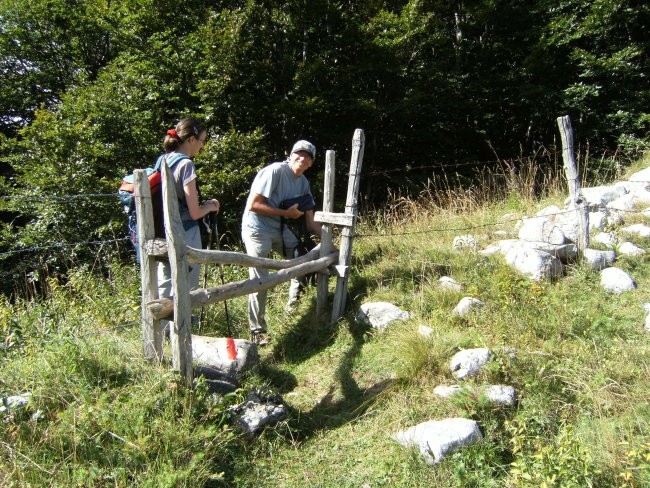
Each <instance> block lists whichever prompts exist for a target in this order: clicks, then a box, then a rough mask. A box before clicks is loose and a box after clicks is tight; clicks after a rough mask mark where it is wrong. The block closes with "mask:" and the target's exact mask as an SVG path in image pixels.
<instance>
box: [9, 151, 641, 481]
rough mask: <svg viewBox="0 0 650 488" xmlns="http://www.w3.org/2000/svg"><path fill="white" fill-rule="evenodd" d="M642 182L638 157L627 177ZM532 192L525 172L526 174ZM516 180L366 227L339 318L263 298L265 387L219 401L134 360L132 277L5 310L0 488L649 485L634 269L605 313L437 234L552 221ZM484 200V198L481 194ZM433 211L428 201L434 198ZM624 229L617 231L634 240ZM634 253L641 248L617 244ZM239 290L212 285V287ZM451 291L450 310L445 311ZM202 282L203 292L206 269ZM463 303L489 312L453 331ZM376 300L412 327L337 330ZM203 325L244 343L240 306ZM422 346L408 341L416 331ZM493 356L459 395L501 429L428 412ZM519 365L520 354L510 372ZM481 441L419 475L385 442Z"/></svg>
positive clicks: (441, 194) (582, 296) (598, 301)
mask: <svg viewBox="0 0 650 488" xmlns="http://www.w3.org/2000/svg"><path fill="white" fill-rule="evenodd" d="M648 165H650V158H646V159H645V160H644V161H641V162H639V163H638V164H637V165H636V166H635V170H638V169H640V168H641V167H645V166H648ZM531 172H532V168H531ZM529 181H532V180H526V174H522V173H520V174H519V176H517V177H512V178H511V179H510V180H509V181H508V184H507V185H504V186H503V187H501V188H500V190H501V192H502V193H501V194H498V195H496V197H495V193H494V188H489V187H487V186H486V187H478V188H473V189H471V190H466V191H459V190H455V189H453V188H450V187H448V186H445V185H442V184H440V183H436V182H432V187H431V189H430V191H429V193H428V194H425V195H423V196H422V198H421V199H418V200H402V199H399V198H394V199H392V200H391V201H390V202H388V203H387V206H386V209H385V210H384V211H382V212H381V213H380V214H376V215H372V216H364V218H363V222H362V226H361V228H360V229H359V237H358V238H357V239H356V240H355V243H354V267H353V271H352V275H351V279H350V294H349V301H348V311H349V312H348V315H347V316H346V317H345V318H344V319H342V320H341V321H339V323H337V324H335V325H334V326H331V327H328V326H323V325H318V318H317V317H315V316H314V311H313V310H314V305H315V293H314V292H313V290H312V292H311V293H310V294H309V295H308V296H307V297H306V298H305V300H303V301H302V302H301V304H300V306H299V308H298V309H297V310H296V311H294V312H293V313H292V314H290V315H287V314H285V312H284V311H283V305H284V300H285V297H286V287H280V288H278V289H276V290H274V291H273V292H272V293H271V294H270V298H269V302H270V310H269V315H270V317H269V318H270V320H269V322H270V324H269V325H270V331H271V334H272V336H273V342H272V345H271V346H270V347H267V348H265V349H263V350H262V360H261V368H260V371H259V372H258V373H257V374H255V375H252V376H250V377H248V378H247V379H246V380H245V383H244V384H243V385H242V388H241V390H238V391H237V392H235V393H234V394H231V395H228V396H226V397H225V398H224V397H220V396H218V395H215V394H212V393H210V391H209V389H208V388H207V385H206V384H205V382H204V381H201V380H198V381H197V382H196V385H195V386H194V388H192V389H186V388H184V387H183V386H182V384H180V383H179V382H178V381H177V378H175V376H174V374H173V373H171V371H170V368H169V365H167V364H165V365H161V366H152V365H150V364H147V363H146V362H145V361H144V360H143V359H142V354H141V344H140V331H139V328H138V325H137V321H138V307H139V305H138V300H139V298H138V280H139V278H138V276H137V273H134V268H133V267H132V266H125V265H115V266H114V272H113V273H112V274H111V275H110V276H108V277H102V278H99V277H95V276H93V274H92V270H89V269H80V270H79V272H78V274H77V275H76V276H73V277H72V279H71V280H70V282H69V283H67V284H66V285H65V286H63V285H56V284H54V283H52V285H51V295H50V296H49V297H48V298H47V299H46V300H41V301H30V302H18V303H8V302H7V303H4V304H3V307H2V310H1V311H0V326H1V327H2V332H3V335H4V338H5V340H4V348H3V353H2V354H3V355H2V360H1V362H0V396H8V395H14V394H19V393H24V392H31V393H32V397H31V402H30V404H29V408H28V409H27V410H24V411H14V412H13V413H10V414H7V413H5V414H1V415H3V417H2V418H1V422H0V430H1V436H0V484H1V485H2V486H152V487H160V486H188V487H189V486H192V487H194V486H240V487H247V486H250V487H253V486H256V487H258V486H267V487H312V486H313V487H373V488H374V487H377V486H391V487H392V486H400V487H420V486H439V487H465V486H476V487H479V486H480V487H485V486H544V483H545V484H546V486H562V487H566V486H580V487H582V486H599V487H600V486H638V487H640V486H650V404H649V398H650V367H649V366H648V365H649V364H650V333H648V332H646V331H645V330H644V318H645V313H644V309H643V304H644V303H645V302H650V266H648V259H649V258H648V257H647V255H646V256H645V257H643V256H642V257H635V258H625V257H624V258H620V259H619V260H618V262H617V266H619V267H621V268H623V269H625V270H626V271H628V272H629V273H630V274H631V275H632V276H633V277H634V279H635V280H636V282H637V284H638V288H637V289H636V290H635V291H633V292H628V293H625V294H622V295H619V296H616V295H611V294H608V293H606V292H605V291H603V290H602V288H601V287H600V285H599V273H597V272H593V271H590V270H588V269H587V268H585V267H582V266H579V265H576V266H572V267H569V268H568V269H567V274H566V277H564V278H563V279H561V280H559V281H557V282H556V283H545V282H542V283H539V282H531V281H528V280H527V279H524V278H522V277H521V276H519V275H518V274H517V273H516V272H515V271H513V270H512V269H511V268H510V267H509V266H507V265H505V263H504V262H503V261H502V259H501V258H499V257H496V256H493V257H484V256H481V255H480V254H477V253H473V252H464V253H459V252H454V251H452V249H451V244H452V241H453V238H454V236H456V235H460V234H473V235H475V236H477V237H478V238H479V240H480V242H481V244H483V245H485V244H487V243H488V242H491V241H492V240H496V239H498V238H499V237H497V235H498V234H497V231H506V232H508V233H513V232H514V228H515V224H516V221H517V219H518V218H520V217H521V216H523V215H531V214H532V213H534V212H535V211H536V210H538V209H540V208H542V207H543V206H546V205H548V204H550V203H556V204H560V205H561V204H562V202H563V199H564V195H563V194H562V192H561V191H557V189H561V183H560V180H558V179H551V180H549V181H547V182H546V183H545V186H546V192H545V193H544V196H543V198H542V200H540V199H536V198H532V194H533V193H534V192H533V191H532V190H531V188H530V186H529V185H528V183H529ZM486 184H487V183H486ZM434 197H435V198H434ZM643 221H644V218H643V217H642V216H641V214H633V213H630V214H629V215H628V216H627V218H626V224H628V223H635V222H643ZM633 240H634V242H635V243H636V244H637V245H639V246H641V247H643V248H645V249H648V250H650V240H649V239H641V238H637V239H633ZM244 274H245V270H238V269H228V270H227V276H226V278H227V279H231V278H238V277H242V276H244ZM443 275H448V276H452V277H454V278H455V279H456V280H457V281H458V282H460V283H461V284H462V285H463V291H461V292H449V291H443V290H441V289H440V288H439V287H438V286H437V281H438V278H439V277H441V276H443ZM209 280H210V282H211V283H217V282H219V281H220V277H219V276H218V275H217V273H216V271H215V272H213V273H212V274H211V275H210V276H209ZM463 296H473V297H475V298H479V299H481V300H482V301H483V302H485V304H486V306H485V307H483V308H482V309H481V310H480V311H478V312H477V313H474V314H471V315H470V316H468V317H454V316H452V315H451V314H450V312H451V310H452V309H453V307H454V306H455V305H456V303H458V301H459V300H460V299H461V298H462V297H463ZM368 301H389V302H392V303H394V304H395V305H398V306H399V307H401V308H402V309H404V310H407V311H408V312H409V313H410V315H411V319H409V320H407V321H401V322H395V323H393V324H391V325H390V326H389V328H388V329H387V330H386V331H385V332H384V333H382V334H379V333H375V332H372V331H370V330H369V329H367V328H364V327H362V326H361V325H359V324H358V323H356V322H355V320H354V314H355V312H356V310H357V309H358V307H359V305H361V304H362V303H364V302H368ZM228 307H229V315H230V317H231V322H230V324H227V323H226V320H225V313H224V309H223V307H222V306H221V307H220V306H214V307H213V308H211V309H210V310H209V311H208V313H207V324H206V325H204V328H203V330H202V333H203V334H206V335H226V334H227V333H228V331H227V328H228V327H230V329H231V330H230V332H231V333H232V335H236V336H245V332H244V331H245V328H246V324H245V322H246V312H245V300H244V299H237V300H232V301H230V302H228ZM421 325H424V326H427V327H430V328H431V329H433V331H434V332H433V334H432V335H431V336H430V337H428V338H425V337H423V336H421V335H420V334H418V327H419V326H421ZM471 347H488V348H490V349H491V350H492V351H493V352H494V359H493V361H491V363H490V364H489V366H488V367H486V368H485V369H484V370H483V371H482V372H481V373H480V374H479V376H477V377H475V378H473V379H472V380H470V381H468V382H467V383H469V384H471V385H483V384H509V385H512V386H514V387H515V388H516V390H517V392H518V396H519V402H518V406H517V407H516V408H514V409H508V408H504V407H496V406H494V405H492V404H490V403H489V402H487V401H486V400H485V399H484V398H482V397H480V396H479V397H477V396H474V395H469V394H468V395H461V396H459V397H455V398H453V399H441V398H439V397H437V396H435V395H434V394H433V389H434V387H435V386H437V385H440V384H454V383H455V382H456V381H455V380H454V378H453V377H452V375H451V373H450V371H449V366H448V364H449V360H450V358H451V357H452V355H453V354H454V353H455V352H457V351H459V350H461V349H465V348H471ZM512 349H514V350H515V351H516V355H514V357H513V355H511V354H509V351H511V350H512ZM262 385H264V386H269V387H271V388H273V389H275V390H276V391H278V392H279V393H280V394H281V395H282V396H283V398H284V399H285V401H286V403H287V404H288V405H289V407H290V409H291V415H290V417H289V419H287V420H286V421H285V422H283V423H281V424H279V425H276V426H275V427H273V428H270V429H267V430H266V431H264V432H263V434H262V435H260V436H258V437H255V438H247V437H245V436H242V435H240V434H239V433H238V432H237V431H235V430H233V428H232V427H231V424H230V423H229V421H228V418H227V415H226V414H225V410H226V408H227V407H228V406H229V405H232V404H234V403H237V402H239V401H241V400H242V398H243V397H244V396H245V393H246V392H247V391H248V390H249V389H251V388H253V387H257V386H262ZM455 416H463V417H468V418H472V419H474V420H476V421H478V422H479V424H480V426H481V429H482V432H483V434H484V440H483V441H482V442H481V443H479V444H477V445H474V446H472V447H470V448H467V449H465V450H463V451H461V452H458V453H456V454H454V455H453V456H451V457H450V458H449V459H447V460H446V461H445V462H443V463H441V464H439V465H437V466H435V467H431V466H428V465H427V464H425V463H424V462H422V461H421V460H420V458H419V456H418V455H417V454H416V453H415V452H412V451H409V450H406V449H404V448H402V447H401V446H399V445H398V444H397V443H395V442H394V441H392V440H391V439H390V434H392V433H394V432H396V431H397V430H400V429H403V428H406V427H410V426H412V425H415V424H416V423H419V422H423V421H426V420H431V419H441V418H446V417H455Z"/></svg>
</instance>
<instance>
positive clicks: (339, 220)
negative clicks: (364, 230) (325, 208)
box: [314, 212, 356, 227]
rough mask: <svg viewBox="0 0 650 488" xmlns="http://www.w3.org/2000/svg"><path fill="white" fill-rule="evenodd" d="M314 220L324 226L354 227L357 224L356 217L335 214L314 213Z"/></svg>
mask: <svg viewBox="0 0 650 488" xmlns="http://www.w3.org/2000/svg"><path fill="white" fill-rule="evenodd" d="M314 220H315V221H316V222H322V223H324V224H334V225H340V226H347V227H353V226H354V224H355V223H356V216H355V215H348V214H342V213H334V212H316V213H314Z"/></svg>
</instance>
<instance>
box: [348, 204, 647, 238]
mask: <svg viewBox="0 0 650 488" xmlns="http://www.w3.org/2000/svg"><path fill="white" fill-rule="evenodd" d="M615 211H616V212H621V213H628V214H643V212H644V210H622V209H616V210H615ZM575 212H576V210H575V209H568V210H561V211H559V212H551V213H547V214H544V215H533V216H531V217H527V216H523V217H518V218H514V219H504V220H499V221H498V222H490V223H486V224H475V225H471V226H467V227H446V228H432V227H428V228H427V229H424V230H416V231H406V232H395V233H390V234H380V233H377V234H355V235H354V237H355V238H357V237H399V236H407V235H417V234H427V233H430V232H440V233H443V232H467V231H471V230H476V229H484V228H486V227H497V226H502V225H504V224H508V223H513V222H519V221H520V220H522V219H541V218H544V217H553V216H556V215H564V214H570V213H575Z"/></svg>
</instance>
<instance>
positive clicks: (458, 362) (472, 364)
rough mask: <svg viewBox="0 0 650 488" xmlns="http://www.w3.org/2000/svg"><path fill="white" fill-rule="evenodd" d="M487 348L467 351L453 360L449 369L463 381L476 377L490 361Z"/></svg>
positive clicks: (460, 353)
mask: <svg viewBox="0 0 650 488" xmlns="http://www.w3.org/2000/svg"><path fill="white" fill-rule="evenodd" d="M490 355H491V353H490V350H489V349H487V348H476V349H465V350H464V351H459V352H457V353H456V354H454V356H453V357H452V358H451V361H450V363H449V368H450V369H451V372H452V373H453V375H454V376H455V377H456V378H459V379H462V378H467V377H469V376H474V375H476V374H477V373H478V372H479V371H480V370H481V368H482V367H483V366H484V365H485V364H487V362H488V361H489V360H490Z"/></svg>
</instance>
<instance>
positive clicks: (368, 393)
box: [291, 327, 395, 439]
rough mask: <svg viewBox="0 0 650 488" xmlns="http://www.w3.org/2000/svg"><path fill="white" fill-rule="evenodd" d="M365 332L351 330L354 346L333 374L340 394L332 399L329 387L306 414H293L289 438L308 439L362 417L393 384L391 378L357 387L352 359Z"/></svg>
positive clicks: (333, 395) (332, 393)
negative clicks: (367, 385)
mask: <svg viewBox="0 0 650 488" xmlns="http://www.w3.org/2000/svg"><path fill="white" fill-rule="evenodd" d="M365 332H366V330H365V329H364V328H361V327H355V328H354V330H351V333H352V336H353V338H354V343H353V344H352V346H351V347H350V349H349V350H348V351H347V352H346V354H345V355H344V356H343V359H342V360H341V362H340V364H339V366H338V368H337V370H336V374H335V378H336V379H337V381H338V383H339V385H340V394H339V395H338V398H335V396H336V395H335V394H336V390H337V386H336V385H332V386H331V387H330V389H329V391H328V392H327V394H326V395H325V396H323V397H322V398H321V399H320V400H319V401H318V403H317V404H316V405H315V406H314V408H312V409H311V410H310V411H309V412H302V413H300V412H293V415H292V418H293V419H295V421H294V422H293V423H292V425H291V427H292V435H293V436H295V437H296V438H303V439H304V438H309V437H311V436H313V435H315V433H316V432H318V431H319V430H322V429H324V428H326V429H333V428H337V427H340V426H341V425H345V424H347V423H349V422H352V421H354V420H356V419H358V418H359V417H362V416H363V415H364V414H365V413H366V412H367V411H368V409H369V408H370V407H371V406H372V405H373V404H374V403H375V400H376V398H377V396H378V395H380V394H381V393H382V392H383V391H385V390H386V389H387V388H389V387H390V386H391V385H393V383H394V381H395V380H394V379H392V378H387V379H384V380H381V381H379V382H377V383H375V384H373V385H371V386H369V387H368V388H361V387H360V386H359V384H358V383H357V382H356V380H355V379H354V377H353V375H352V371H353V368H354V363H355V360H356V358H357V357H358V356H359V355H360V354H361V350H362V348H363V343H364V341H365V337H366V336H365Z"/></svg>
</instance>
